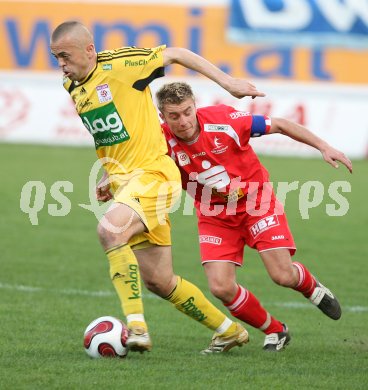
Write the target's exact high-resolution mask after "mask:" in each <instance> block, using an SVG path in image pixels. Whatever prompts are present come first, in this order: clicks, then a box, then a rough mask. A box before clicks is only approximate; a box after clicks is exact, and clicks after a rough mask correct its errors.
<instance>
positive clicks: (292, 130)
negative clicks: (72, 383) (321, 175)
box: [269, 118, 353, 173]
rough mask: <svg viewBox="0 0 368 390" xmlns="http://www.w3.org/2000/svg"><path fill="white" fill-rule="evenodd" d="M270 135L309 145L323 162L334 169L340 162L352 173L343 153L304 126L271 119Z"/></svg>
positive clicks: (284, 120)
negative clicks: (281, 135)
mask: <svg viewBox="0 0 368 390" xmlns="http://www.w3.org/2000/svg"><path fill="white" fill-rule="evenodd" d="M272 133H280V134H284V135H287V136H288V137H290V138H292V139H294V140H296V141H299V142H302V143H304V144H307V145H310V146H312V147H314V148H316V149H318V150H319V151H320V152H321V154H322V156H323V158H324V160H325V161H326V162H327V163H329V164H330V165H332V166H333V167H334V168H338V167H339V164H338V163H337V161H340V162H341V163H342V164H344V165H345V166H346V168H347V169H348V170H349V172H350V173H352V172H353V165H352V163H351V161H350V160H349V159H348V157H346V156H345V154H344V153H342V152H340V151H339V150H337V149H335V148H333V147H332V146H331V145H329V144H328V143H327V142H326V141H324V140H323V139H321V138H319V137H317V136H316V135H315V134H313V133H312V132H311V131H309V130H308V129H307V128H305V127H304V126H301V125H298V124H297V123H294V122H291V121H289V120H287V119H284V118H272V124H271V129H270V131H269V134H272Z"/></svg>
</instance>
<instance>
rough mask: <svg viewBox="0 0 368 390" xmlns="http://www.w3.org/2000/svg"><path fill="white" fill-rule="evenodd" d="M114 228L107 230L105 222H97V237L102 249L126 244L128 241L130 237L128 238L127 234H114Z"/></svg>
mask: <svg viewBox="0 0 368 390" xmlns="http://www.w3.org/2000/svg"><path fill="white" fill-rule="evenodd" d="M113 229H114V226H112V227H111V228H109V226H108V225H106V222H101V221H100V222H99V223H98V225H97V235H98V238H99V240H100V243H101V245H102V246H103V248H104V249H109V248H111V247H113V246H115V245H119V244H122V243H126V242H128V241H129V239H130V238H131V236H129V235H128V234H127V233H128V232H123V233H119V232H114V230H113Z"/></svg>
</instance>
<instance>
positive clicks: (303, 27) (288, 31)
mask: <svg viewBox="0 0 368 390" xmlns="http://www.w3.org/2000/svg"><path fill="white" fill-rule="evenodd" d="M228 38H229V39H230V40H231V41H233V42H239V43H244V42H248V43H249V42H252V43H255V42H257V43H261V42H263V43H272V44H275V43H277V44H286V45H298V46H301V45H307V46H313V47H321V46H336V47H351V48H359V49H367V50H368V0H256V1H255V0H231V6H230V10H229V25H228Z"/></svg>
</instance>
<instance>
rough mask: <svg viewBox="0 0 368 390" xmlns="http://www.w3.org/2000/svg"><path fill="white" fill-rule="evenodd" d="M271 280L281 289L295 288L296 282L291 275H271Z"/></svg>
mask: <svg viewBox="0 0 368 390" xmlns="http://www.w3.org/2000/svg"><path fill="white" fill-rule="evenodd" d="M271 278H272V280H273V281H274V282H275V283H276V284H278V285H279V286H283V287H295V284H296V281H295V278H294V275H293V274H292V273H290V274H289V273H286V274H276V275H271Z"/></svg>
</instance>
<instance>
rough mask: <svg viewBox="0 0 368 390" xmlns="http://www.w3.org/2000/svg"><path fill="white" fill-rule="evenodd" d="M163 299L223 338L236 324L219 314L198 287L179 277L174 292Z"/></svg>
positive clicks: (232, 331) (232, 330) (230, 332)
mask: <svg viewBox="0 0 368 390" xmlns="http://www.w3.org/2000/svg"><path fill="white" fill-rule="evenodd" d="M165 299H166V300H168V301H170V302H171V303H173V304H174V306H175V307H176V308H177V309H178V310H179V311H181V312H182V313H184V314H186V315H187V316H189V317H192V318H193V319H195V320H196V321H198V322H200V323H201V324H203V325H204V326H206V327H207V328H209V329H212V330H214V331H215V332H216V333H219V334H221V335H223V336H229V335H231V334H232V333H234V331H235V329H236V323H235V322H233V321H231V320H230V319H229V318H227V317H226V316H225V314H223V313H221V311H220V310H219V309H217V308H216V307H215V306H214V305H213V304H212V303H211V302H210V301H209V300H208V299H207V298H206V297H205V296H204V295H203V293H202V291H201V290H200V289H199V288H198V287H196V286H195V285H194V284H192V283H190V282H188V281H187V280H185V279H182V278H181V277H179V276H178V279H177V283H176V286H175V288H174V290H173V291H172V292H171V293H170V295H169V296H167V297H166V298H165Z"/></svg>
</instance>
